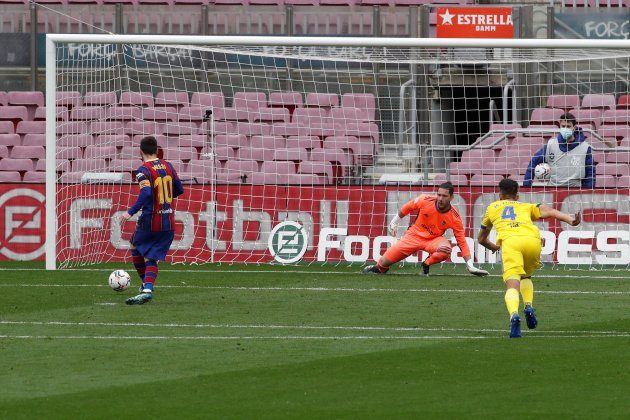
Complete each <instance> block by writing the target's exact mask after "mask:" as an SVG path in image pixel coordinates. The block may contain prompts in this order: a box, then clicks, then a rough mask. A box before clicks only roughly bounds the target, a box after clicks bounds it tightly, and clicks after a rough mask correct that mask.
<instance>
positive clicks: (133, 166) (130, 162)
mask: <svg viewBox="0 0 630 420" xmlns="http://www.w3.org/2000/svg"><path fill="white" fill-rule="evenodd" d="M140 165H142V160H141V159H140V158H138V159H112V160H111V162H109V170H110V171H112V172H135V171H136V170H137V169H138V168H139V167H140Z"/></svg>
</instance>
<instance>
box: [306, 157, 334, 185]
mask: <svg viewBox="0 0 630 420" xmlns="http://www.w3.org/2000/svg"><path fill="white" fill-rule="evenodd" d="M297 173H298V174H313V175H318V176H319V177H323V180H322V181H323V182H324V183H325V184H332V183H333V182H334V179H335V177H334V173H333V166H332V164H331V163H330V162H312V161H303V162H301V163H300V164H299V165H298V169H297Z"/></svg>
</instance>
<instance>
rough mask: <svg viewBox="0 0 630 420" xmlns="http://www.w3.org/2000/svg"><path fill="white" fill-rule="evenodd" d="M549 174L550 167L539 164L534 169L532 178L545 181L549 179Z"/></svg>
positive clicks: (546, 164)
mask: <svg viewBox="0 0 630 420" xmlns="http://www.w3.org/2000/svg"><path fill="white" fill-rule="evenodd" d="M550 174H551V166H549V164H548V163H541V164H539V165H537V166H536V168H534V176H535V177H536V179H540V180H546V179H549V175H550Z"/></svg>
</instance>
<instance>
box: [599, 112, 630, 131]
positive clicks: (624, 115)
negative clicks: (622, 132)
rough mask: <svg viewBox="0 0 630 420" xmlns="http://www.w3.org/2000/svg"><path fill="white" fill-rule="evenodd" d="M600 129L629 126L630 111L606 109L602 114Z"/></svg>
mask: <svg viewBox="0 0 630 420" xmlns="http://www.w3.org/2000/svg"><path fill="white" fill-rule="evenodd" d="M601 121H602V123H601V128H603V127H606V126H610V125H622V126H626V127H628V126H630V109H607V110H605V111H604V112H603V113H602V120H601Z"/></svg>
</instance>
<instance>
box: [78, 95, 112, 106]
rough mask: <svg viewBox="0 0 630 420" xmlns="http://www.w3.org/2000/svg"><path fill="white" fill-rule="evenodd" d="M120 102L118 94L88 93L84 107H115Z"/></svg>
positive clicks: (84, 97) (84, 100) (84, 99)
mask: <svg viewBox="0 0 630 420" xmlns="http://www.w3.org/2000/svg"><path fill="white" fill-rule="evenodd" d="M117 101H118V98H117V97H116V92H86V94H85V96H83V106H104V105H114V104H116V102H117Z"/></svg>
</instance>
